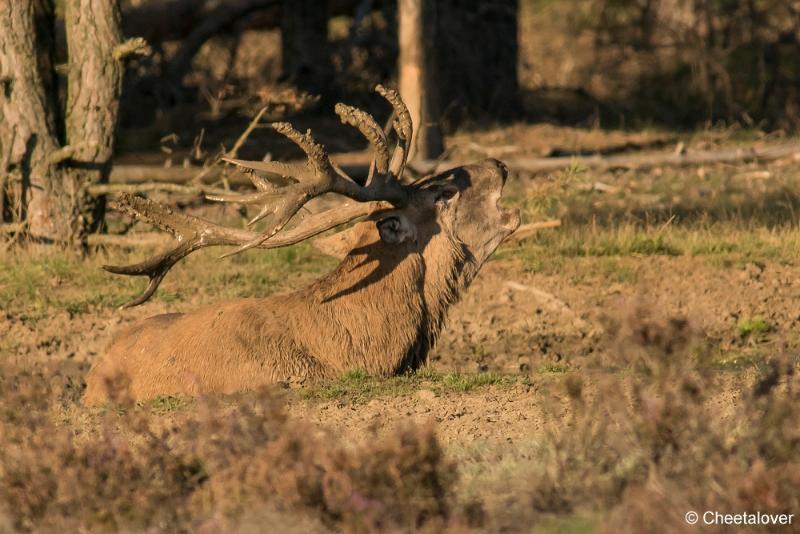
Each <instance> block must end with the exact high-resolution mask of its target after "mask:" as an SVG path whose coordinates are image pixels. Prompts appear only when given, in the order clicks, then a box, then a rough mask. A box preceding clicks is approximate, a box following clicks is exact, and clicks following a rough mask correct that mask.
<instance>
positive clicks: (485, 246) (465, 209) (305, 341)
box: [84, 160, 519, 405]
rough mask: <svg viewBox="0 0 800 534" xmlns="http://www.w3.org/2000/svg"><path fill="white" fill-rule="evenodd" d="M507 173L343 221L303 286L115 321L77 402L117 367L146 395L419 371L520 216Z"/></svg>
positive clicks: (425, 184) (476, 173)
mask: <svg viewBox="0 0 800 534" xmlns="http://www.w3.org/2000/svg"><path fill="white" fill-rule="evenodd" d="M506 175H507V170H506V168H505V166H504V165H503V164H502V163H500V162H498V161H495V160H486V161H484V162H481V163H477V164H473V165H469V166H465V167H459V168H457V169H453V170H451V171H448V172H446V173H443V174H440V175H438V176H432V177H428V178H424V179H422V180H420V181H418V182H415V183H414V184H412V185H410V186H404V187H406V190H405V194H406V195H407V197H406V201H405V202H404V205H403V206H402V207H399V208H396V207H390V208H389V209H378V210H377V211H372V212H371V213H370V214H369V216H368V218H367V219H366V220H365V221H362V222H360V223H358V224H357V225H356V226H354V227H353V228H352V229H351V230H349V231H348V232H349V235H350V236H351V239H350V242H351V243H352V250H351V251H350V252H349V253H348V254H347V255H346V256H345V258H344V259H343V261H342V262H341V263H340V264H339V266H338V267H337V268H336V269H334V270H333V271H332V272H331V273H330V274H328V275H327V276H325V277H323V278H321V279H319V280H317V281H316V282H314V283H312V284H311V285H310V286H308V287H306V288H305V289H301V290H299V291H297V292H294V293H290V294H286V295H277V296H272V297H269V298H260V299H243V300H236V301H232V302H226V303H222V304H213V305H210V306H206V307H204V308H202V309H200V310H197V311H194V312H190V313H186V314H180V313H172V314H165V315H159V316H155V317H151V318H149V319H145V320H143V321H140V322H138V323H136V324H135V325H133V326H131V327H129V328H127V329H125V330H123V331H122V332H120V333H119V334H118V335H117V336H116V337H115V338H114V340H113V341H112V342H111V344H110V345H109V347H108V349H107V351H106V353H105V354H104V356H102V357H101V358H100V359H99V360H98V361H96V362H95V364H94V365H93V367H92V369H91V370H90V372H89V375H88V376H87V380H86V381H87V390H86V394H85V398H84V401H85V403H86V404H90V405H92V404H99V403H102V402H104V401H106V400H108V399H109V397H110V396H111V395H110V393H111V392H109V391H108V386H109V384H110V383H111V382H112V381H113V379H114V378H115V377H117V376H119V375H124V376H126V377H127V378H128V380H129V382H130V385H129V390H128V391H127V394H129V395H130V396H132V397H133V398H134V399H136V400H143V399H148V398H153V397H155V396H157V395H164V394H187V395H197V394H200V393H232V392H235V391H241V390H248V389H254V388H257V387H259V386H262V385H265V384H271V383H277V382H288V383H292V384H299V383H306V382H310V381H316V380H319V379H323V378H329V377H335V376H337V375H340V374H342V373H343V372H344V371H346V370H348V369H364V370H366V371H368V372H369V373H370V374H375V375H391V374H395V373H401V372H404V371H408V370H414V369H417V368H418V367H419V366H420V365H422V364H423V363H424V362H425V360H426V358H427V354H428V352H429V350H430V349H431V347H432V346H433V344H434V341H435V340H436V337H437V335H438V334H439V332H440V330H441V328H442V325H443V322H444V319H445V315H446V312H447V309H448V307H449V306H450V305H451V304H452V303H453V302H455V301H456V300H457V299H458V297H459V295H460V293H461V292H462V291H463V290H464V289H465V288H466V287H467V286H468V285H469V283H470V282H471V281H472V279H473V278H474V276H475V275H476V274H477V272H478V270H479V269H480V267H481V265H482V264H483V262H484V261H485V260H486V259H487V258H488V257H489V255H490V254H491V253H492V252H493V251H494V250H495V249H496V248H497V246H498V245H499V244H500V242H501V241H502V240H503V239H505V238H506V237H507V236H508V235H509V234H511V233H512V232H513V231H514V230H515V229H516V227H517V226H518V225H519V216H518V214H517V213H516V212H514V211H510V210H503V209H501V208H499V207H498V205H497V203H498V200H499V198H500V194H501V191H502V188H503V184H504V182H505V179H506ZM384 207H385V206H384ZM137 213H138V212H137ZM145 216H146V214H145ZM173 222H174V221H173ZM176 224H177V223H176ZM164 226H167V225H166V224H165V225H164ZM215 228H216V227H215ZM206 235H208V232H207V233H206ZM250 242H252V240H250ZM224 244H232V243H228V242H225V243H224ZM200 246H203V245H200ZM179 248H180V247H179ZM198 248H199V247H198ZM176 250H177V249H176ZM190 251H191V250H190ZM181 254H183V252H181ZM183 255H185V254H183ZM166 256H167V255H165V256H162V257H160V260H159V261H161V262H162V263H158V262H156V263H157V264H158V265H159V266H160V267H159V268H163V261H164V260H163V258H164V257H166ZM179 256H180V257H183V256H182V255H180V254H179ZM172 259H174V258H172ZM178 259H179V258H178ZM176 261H177V260H176ZM156 263H154V264H156ZM173 263H174V262H173ZM154 264H152V265H154ZM141 265H144V264H141ZM141 265H140V266H134V267H136V268H140V267H141ZM170 265H171V264H170ZM168 268H169V267H168V266H167V267H166V269H168ZM161 272H162V271H159V273H161ZM163 272H166V271H165V270H164V271H163ZM126 274H130V273H126ZM134 274H140V273H139V272H136V273H134ZM162 276H163V274H162ZM151 278H155V279H156V283H155V285H157V283H158V281H160V278H158V276H157V275H156V276H155V277H154V276H153V275H152V274H151ZM151 285H152V284H151Z"/></svg>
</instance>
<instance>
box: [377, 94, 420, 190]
mask: <svg viewBox="0 0 800 534" xmlns="http://www.w3.org/2000/svg"><path fill="white" fill-rule="evenodd" d="M375 92H377V93H378V94H379V95H381V96H382V97H383V98H385V99H386V100H388V101H389V103H390V104H391V105H392V109H394V120H393V121H392V127H393V128H394V131H395V133H396V134H397V146H396V147H395V149H394V154H393V156H392V163H391V166H390V168H389V173H390V174H391V175H392V176H394V177H395V178H397V179H398V180H399V179H400V178H401V177H402V176H403V171H404V170H405V166H406V160H407V159H408V151H409V149H410V147H411V139H412V136H413V133H414V127H413V124H412V121H411V113H409V111H408V108H407V107H406V105H405V103H404V102H403V99H402V98H400V93H398V92H397V91H395V90H394V89H389V88H387V87H384V86H383V85H380V84H378V85H376V86H375Z"/></svg>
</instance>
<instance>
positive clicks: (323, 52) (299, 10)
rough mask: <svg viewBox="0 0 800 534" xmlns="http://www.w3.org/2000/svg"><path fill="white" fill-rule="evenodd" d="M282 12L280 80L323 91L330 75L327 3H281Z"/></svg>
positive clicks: (293, 0)
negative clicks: (281, 72) (281, 68)
mask: <svg viewBox="0 0 800 534" xmlns="http://www.w3.org/2000/svg"><path fill="white" fill-rule="evenodd" d="M282 11H283V13H282V15H281V17H282V19H281V53H282V61H283V78H284V79H285V80H287V81H289V82H290V83H293V84H295V85H297V87H299V88H301V89H305V90H307V91H310V92H313V93H321V92H324V91H325V89H326V88H327V87H328V86H329V84H330V81H331V77H332V73H333V69H332V66H331V58H330V48H329V46H328V2H327V0H283V4H282Z"/></svg>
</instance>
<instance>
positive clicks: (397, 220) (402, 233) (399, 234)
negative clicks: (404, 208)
mask: <svg viewBox="0 0 800 534" xmlns="http://www.w3.org/2000/svg"><path fill="white" fill-rule="evenodd" d="M377 226H378V233H379V234H380V236H381V241H383V242H384V243H389V244H390V245H397V244H399V243H404V242H406V241H408V240H409V239H413V237H414V229H413V227H412V226H411V224H410V223H409V222H408V220H406V218H405V217H394V216H393V217H386V218H385V219H383V220H381V221H378V224H377Z"/></svg>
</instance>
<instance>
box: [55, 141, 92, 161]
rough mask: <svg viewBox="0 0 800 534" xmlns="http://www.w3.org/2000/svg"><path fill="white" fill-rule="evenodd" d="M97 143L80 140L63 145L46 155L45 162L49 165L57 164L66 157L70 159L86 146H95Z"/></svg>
mask: <svg viewBox="0 0 800 534" xmlns="http://www.w3.org/2000/svg"><path fill="white" fill-rule="evenodd" d="M96 147H97V143H89V142H81V143H75V144H74V145H64V146H62V147H61V148H59V149H56V150H53V151H52V152H50V154H49V155H48V156H47V163H48V164H50V165H58V164H59V163H61V162H64V161H66V160H68V159H71V158H72V157H73V156H75V154H77V153H78V152H80V151H81V150H84V149H87V148H96Z"/></svg>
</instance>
